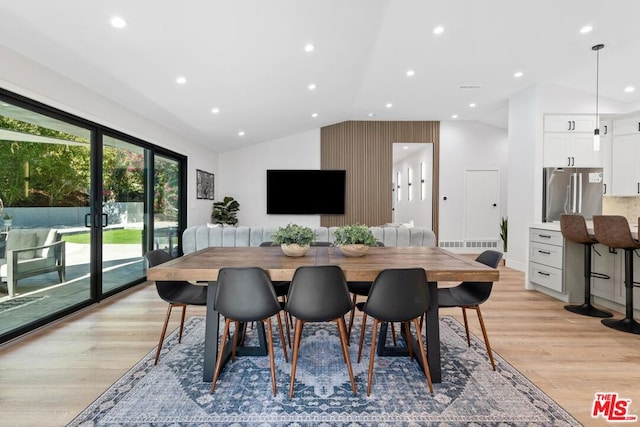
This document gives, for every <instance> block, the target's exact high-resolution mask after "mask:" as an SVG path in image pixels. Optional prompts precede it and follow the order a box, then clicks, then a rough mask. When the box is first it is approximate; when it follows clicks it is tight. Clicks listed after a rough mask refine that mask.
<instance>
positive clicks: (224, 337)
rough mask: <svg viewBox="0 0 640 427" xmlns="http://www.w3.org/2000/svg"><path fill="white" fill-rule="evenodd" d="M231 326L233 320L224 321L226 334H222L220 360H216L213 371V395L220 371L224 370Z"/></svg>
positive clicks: (219, 350) (219, 351)
mask: <svg viewBox="0 0 640 427" xmlns="http://www.w3.org/2000/svg"><path fill="white" fill-rule="evenodd" d="M229 324H231V319H225V321H224V332H223V333H222V338H221V342H220V348H219V349H218V360H216V369H215V371H213V382H212V383H211V394H213V392H214V391H215V389H216V381H218V377H219V376H220V369H221V368H222V355H223V354H224V345H225V344H226V343H227V335H228V334H229Z"/></svg>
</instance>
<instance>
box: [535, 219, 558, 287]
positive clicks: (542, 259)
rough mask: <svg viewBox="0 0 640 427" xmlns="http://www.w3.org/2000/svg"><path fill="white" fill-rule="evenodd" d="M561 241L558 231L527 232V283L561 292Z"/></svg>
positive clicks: (537, 230)
mask: <svg viewBox="0 0 640 427" xmlns="http://www.w3.org/2000/svg"><path fill="white" fill-rule="evenodd" d="M562 245H563V239H562V234H561V233H560V232H559V231H550V230H543V229H537V228H531V229H530V230H529V281H530V282H531V283H533V284H534V285H539V286H543V287H545V288H548V289H551V290H552V291H555V292H558V293H560V292H562V290H563V287H562V282H563V278H562V259H563V258H562V254H563V250H562V249H563V248H562Z"/></svg>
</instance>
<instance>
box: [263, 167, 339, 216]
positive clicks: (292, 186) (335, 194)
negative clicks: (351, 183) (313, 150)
mask: <svg viewBox="0 0 640 427" xmlns="http://www.w3.org/2000/svg"><path fill="white" fill-rule="evenodd" d="M345 178H346V171H343V170H281V169H280V170H275V169H270V170H267V214H289V215H317V214H325V215H344V199H345Z"/></svg>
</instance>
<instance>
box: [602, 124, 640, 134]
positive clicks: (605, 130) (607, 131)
mask: <svg viewBox="0 0 640 427" xmlns="http://www.w3.org/2000/svg"><path fill="white" fill-rule="evenodd" d="M638 126H640V123H638ZM607 133H609V129H608V128H607V125H604V134H605V135H606V134H607Z"/></svg>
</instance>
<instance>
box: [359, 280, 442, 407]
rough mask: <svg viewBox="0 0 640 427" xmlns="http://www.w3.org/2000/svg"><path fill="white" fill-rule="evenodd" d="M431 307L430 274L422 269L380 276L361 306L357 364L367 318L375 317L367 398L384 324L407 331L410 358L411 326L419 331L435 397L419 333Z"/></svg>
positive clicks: (430, 387)
mask: <svg viewBox="0 0 640 427" xmlns="http://www.w3.org/2000/svg"><path fill="white" fill-rule="evenodd" d="M430 306H431V298H430V297H429V287H428V283H427V275H426V274H425V271H424V269H422V268H402V269H388V270H383V271H381V272H380V274H378V276H377V277H376V279H375V280H374V281H373V284H372V285H371V290H370V291H369V296H368V297H367V302H366V303H365V304H364V306H363V307H362V313H363V314H362V329H361V331H360V345H359V346H358V361H360V355H361V353H362V345H363V343H364V334H365V326H366V322H367V316H370V317H373V319H374V320H373V331H372V332H371V352H370V358H369V375H368V379H367V396H369V395H370V394H371V382H372V379H373V364H374V360H375V355H376V339H377V335H378V325H379V324H380V323H381V322H386V323H392V324H393V322H400V323H401V324H402V325H403V327H404V331H405V336H406V338H407V346H408V349H409V357H411V358H412V359H413V350H412V347H413V346H412V343H411V338H410V337H411V327H410V325H409V324H410V323H413V324H414V326H415V328H416V339H417V341H418V347H419V348H420V357H421V360H422V366H423V369H424V374H425V377H426V378H427V385H428V386H429V392H430V393H431V394H433V384H432V382H431V372H430V371H429V364H428V363H427V355H426V353H425V350H424V342H423V340H422V333H421V330H420V322H419V319H420V317H421V316H422V315H423V314H424V313H425V312H426V311H427V310H428V309H429V307H430Z"/></svg>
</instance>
